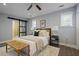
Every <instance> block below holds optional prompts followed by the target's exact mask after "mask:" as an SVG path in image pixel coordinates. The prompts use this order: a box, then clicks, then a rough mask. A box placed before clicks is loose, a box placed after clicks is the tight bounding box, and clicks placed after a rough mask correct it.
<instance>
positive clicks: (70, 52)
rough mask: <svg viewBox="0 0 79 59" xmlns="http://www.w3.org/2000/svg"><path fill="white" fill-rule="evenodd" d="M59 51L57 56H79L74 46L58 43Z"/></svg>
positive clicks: (0, 45)
mask: <svg viewBox="0 0 79 59" xmlns="http://www.w3.org/2000/svg"><path fill="white" fill-rule="evenodd" d="M2 46H5V45H4V44H0V47H2ZM59 48H60V51H59V55H58V56H79V50H76V49H74V48H70V47H67V46H63V45H60V46H59Z"/></svg>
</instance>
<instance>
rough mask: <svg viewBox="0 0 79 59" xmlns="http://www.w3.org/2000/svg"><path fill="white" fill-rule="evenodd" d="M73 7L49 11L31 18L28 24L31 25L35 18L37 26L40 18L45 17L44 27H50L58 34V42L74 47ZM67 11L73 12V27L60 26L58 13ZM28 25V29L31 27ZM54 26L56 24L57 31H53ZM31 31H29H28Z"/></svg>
mask: <svg viewBox="0 0 79 59" xmlns="http://www.w3.org/2000/svg"><path fill="white" fill-rule="evenodd" d="M75 9H76V8H75V7H72V8H68V9H64V10H61V11H57V12H54V13H50V14H47V15H42V16H38V17H35V18H32V19H31V20H30V21H29V24H30V25H31V21H32V20H33V19H36V21H37V28H39V27H40V20H42V19H45V20H46V27H51V28H52V32H55V33H56V34H58V35H59V37H60V43H62V44H65V45H68V46H72V47H74V46H75V45H76V32H75V31H76V28H75V21H76V19H75V11H76V10H75ZM67 11H72V12H73V27H61V26H60V21H61V20H60V15H61V13H63V12H67ZM30 25H29V30H30V29H31V26H30ZM54 26H58V27H59V30H58V31H54V30H53V27H54ZM28 32H31V31H28Z"/></svg>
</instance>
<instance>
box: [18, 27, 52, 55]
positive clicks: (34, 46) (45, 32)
mask: <svg viewBox="0 0 79 59" xmlns="http://www.w3.org/2000/svg"><path fill="white" fill-rule="evenodd" d="M36 30H38V31H39V32H40V33H39V36H34V35H27V36H21V37H17V39H18V40H19V41H22V42H25V43H28V44H29V45H30V53H29V54H30V56H33V55H37V54H38V53H39V52H40V51H41V50H42V49H43V48H44V47H46V46H47V45H48V44H49V43H50V39H51V29H50V28H43V29H42V28H38V29H36Z"/></svg>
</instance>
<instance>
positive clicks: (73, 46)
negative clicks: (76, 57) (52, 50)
mask: <svg viewBox="0 0 79 59" xmlns="http://www.w3.org/2000/svg"><path fill="white" fill-rule="evenodd" d="M59 44H60V45H64V46H68V47H71V48H75V49H77V47H76V45H70V44H65V43H59Z"/></svg>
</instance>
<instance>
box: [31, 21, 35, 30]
mask: <svg viewBox="0 0 79 59" xmlns="http://www.w3.org/2000/svg"><path fill="white" fill-rule="evenodd" d="M35 28H36V20H32V28H31V30H34V29H35Z"/></svg>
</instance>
